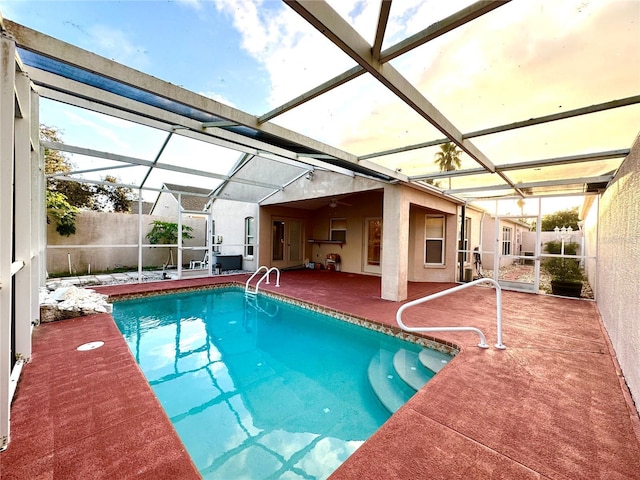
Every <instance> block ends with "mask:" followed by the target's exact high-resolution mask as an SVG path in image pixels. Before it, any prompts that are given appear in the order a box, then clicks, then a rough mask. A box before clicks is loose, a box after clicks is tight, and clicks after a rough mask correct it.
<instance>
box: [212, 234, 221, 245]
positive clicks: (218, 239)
mask: <svg viewBox="0 0 640 480" xmlns="http://www.w3.org/2000/svg"><path fill="white" fill-rule="evenodd" d="M221 243H222V235H214V236H213V244H214V245H220V244H221Z"/></svg>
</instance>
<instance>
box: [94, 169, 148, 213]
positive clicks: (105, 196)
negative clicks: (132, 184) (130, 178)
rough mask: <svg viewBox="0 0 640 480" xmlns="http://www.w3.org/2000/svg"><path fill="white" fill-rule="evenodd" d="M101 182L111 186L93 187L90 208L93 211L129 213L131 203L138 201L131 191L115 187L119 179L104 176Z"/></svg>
mask: <svg viewBox="0 0 640 480" xmlns="http://www.w3.org/2000/svg"><path fill="white" fill-rule="evenodd" d="M103 181H105V182H108V183H110V184H113V185H95V187H94V194H93V205H92V208H93V209H94V210H102V211H112V212H119V213H130V212H131V202H133V201H135V200H137V199H138V198H137V196H136V195H135V194H134V193H133V190H131V189H130V188H128V187H119V186H117V185H116V184H117V183H118V182H119V181H120V179H119V178H117V177H114V176H112V175H107V176H105V177H104V178H103Z"/></svg>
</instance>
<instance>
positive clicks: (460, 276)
mask: <svg viewBox="0 0 640 480" xmlns="http://www.w3.org/2000/svg"><path fill="white" fill-rule="evenodd" d="M466 214H467V204H466V203H463V204H462V205H461V207H460V217H461V218H460V240H459V243H458V281H459V282H462V281H464V252H463V251H462V250H464V238H465V235H464V234H465V223H466V222H465V217H466Z"/></svg>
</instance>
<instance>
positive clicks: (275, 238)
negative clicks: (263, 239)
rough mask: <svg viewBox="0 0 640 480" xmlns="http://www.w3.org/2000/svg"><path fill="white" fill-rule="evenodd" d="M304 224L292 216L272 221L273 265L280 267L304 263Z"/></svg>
mask: <svg viewBox="0 0 640 480" xmlns="http://www.w3.org/2000/svg"><path fill="white" fill-rule="evenodd" d="M302 230H303V226H302V222H301V221H299V220H295V219H291V218H278V219H273V221H272V223H271V265H272V266H274V267H278V268H288V267H297V266H300V265H302V264H303V259H302V255H303V248H302V239H303V231H302Z"/></svg>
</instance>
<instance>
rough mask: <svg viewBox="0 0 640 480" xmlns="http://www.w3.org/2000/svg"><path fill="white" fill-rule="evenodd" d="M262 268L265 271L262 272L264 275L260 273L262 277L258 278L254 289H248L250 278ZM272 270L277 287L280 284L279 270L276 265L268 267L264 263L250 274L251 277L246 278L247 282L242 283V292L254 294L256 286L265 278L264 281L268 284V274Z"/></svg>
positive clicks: (256, 289) (256, 291)
mask: <svg viewBox="0 0 640 480" xmlns="http://www.w3.org/2000/svg"><path fill="white" fill-rule="evenodd" d="M263 269H264V270H266V272H265V273H264V275H262V277H260V279H259V280H258V282H257V283H256V286H255V289H254V290H253V291H251V290H249V283H251V280H253V279H254V278H255V276H256V275H257V274H258V273H260V272H261V271H262V270H263ZM273 271H275V272H276V287H279V286H280V270H278V268H277V267H271V268H268V267H266V266H265V265H262V266H260V267H259V268H258V269H257V270H256V271H255V272H254V273H253V275H251V277H249V280H247V283H245V284H244V293H245V294H251V295H255V294H256V293H258V288H259V287H260V284H261V283H262V281H263V280H265V279H266V280H267V281H266V282H265V283H266V284H267V285H269V275H270V274H271V272H273Z"/></svg>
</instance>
